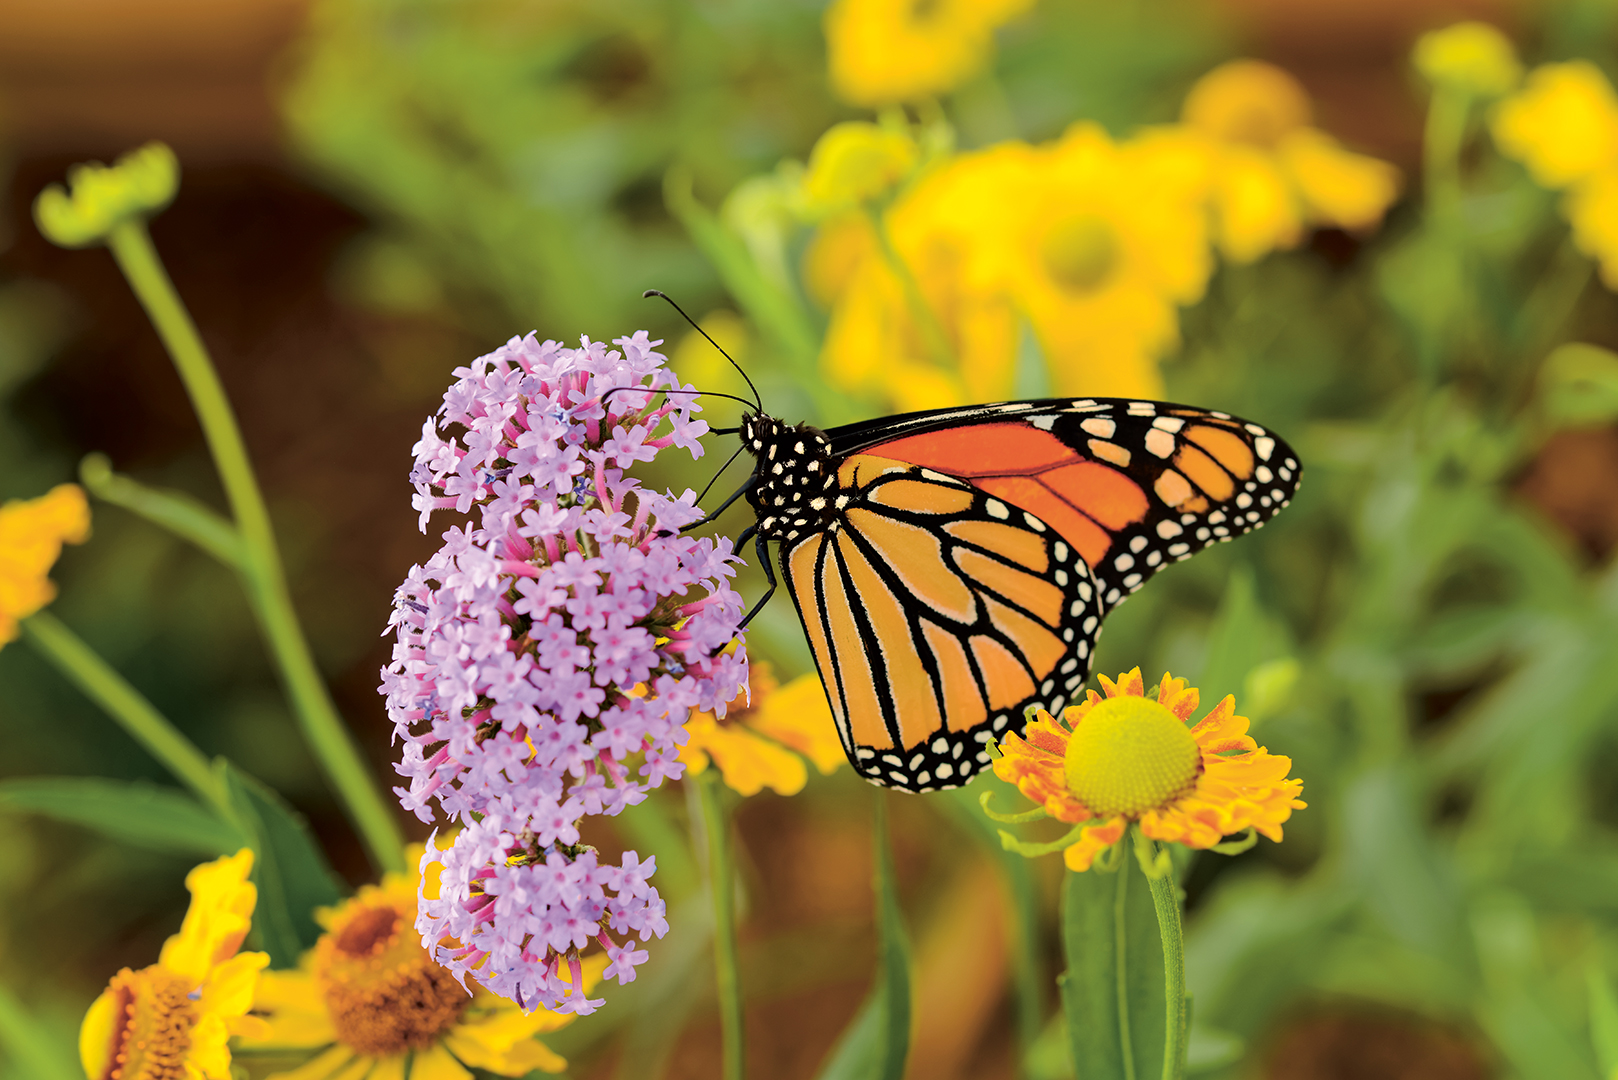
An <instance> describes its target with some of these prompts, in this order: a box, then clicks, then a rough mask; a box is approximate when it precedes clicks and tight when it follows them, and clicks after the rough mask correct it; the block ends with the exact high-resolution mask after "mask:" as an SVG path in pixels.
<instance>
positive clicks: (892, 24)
mask: <svg viewBox="0 0 1618 1080" xmlns="http://www.w3.org/2000/svg"><path fill="white" fill-rule="evenodd" d="M1032 3H1033V0H833V3H832V5H831V6H830V7H829V8H827V9H826V51H827V60H828V63H829V67H830V76H831V84H832V89H833V90H834V91H835V92H836V93H837V96H838V97H840V98H842V99H843V100H844V101H847V102H849V103H850V104H853V105H888V104H892V103H894V102H900V101H914V100H916V99H918V98H925V97H931V96H933V95H935V94H941V93H943V92H945V91H947V90H951V89H954V88H955V87H956V86H958V85H960V84H961V83H962V82H964V81H965V80H966V79H968V78H970V77H971V76H972V75H974V74H976V73H977V72H978V71H979V70H981V69H982V68H983V67H984V65H986V64H987V63H988V61H989V58H990V56H991V55H992V54H993V52H994V31H995V29H996V28H997V27H999V26H1001V25H1003V24H1004V23H1006V22H1009V21H1010V20H1011V19H1013V18H1015V17H1016V16H1018V15H1020V14H1022V13H1023V12H1024V11H1026V10H1027V9H1028V8H1029V7H1031V6H1032Z"/></svg>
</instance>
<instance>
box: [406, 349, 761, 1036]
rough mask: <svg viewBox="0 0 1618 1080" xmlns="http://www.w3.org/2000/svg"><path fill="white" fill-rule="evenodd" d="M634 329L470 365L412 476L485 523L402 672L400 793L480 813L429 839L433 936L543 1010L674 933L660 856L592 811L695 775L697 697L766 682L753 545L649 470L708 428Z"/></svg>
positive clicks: (426, 573)
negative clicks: (434, 876) (638, 848)
mask: <svg viewBox="0 0 1618 1080" xmlns="http://www.w3.org/2000/svg"><path fill="white" fill-rule="evenodd" d="M614 344H615V345H616V346H617V348H616V349H609V348H608V347H607V346H606V345H605V344H604V343H601V342H591V341H590V340H588V339H584V340H583V342H582V344H581V347H580V348H577V349H570V348H565V347H563V346H562V345H561V344H559V343H557V342H554V341H546V342H539V341H537V340H536V339H535V338H534V336H533V335H529V336H528V337H526V338H520V339H518V338H513V339H512V340H511V341H509V342H507V343H506V345H505V346H503V347H502V348H500V349H497V350H496V351H495V352H493V353H491V354H490V355H488V356H484V357H482V358H480V359H479V360H477V361H476V362H475V363H473V364H472V365H471V366H470V367H466V368H460V369H457V370H456V372H455V374H456V376H457V381H456V382H455V383H454V385H452V386H451V387H450V388H449V390H448V392H447V393H446V394H445V395H444V405H443V407H442V408H441V409H440V410H439V414H438V416H437V417H435V418H432V419H429V420H428V422H427V423H426V425H425V426H424V427H423V429H422V437H421V441H420V442H419V443H418V444H417V445H416V447H415V453H416V465H415V469H414V472H413V474H412V479H413V480H414V482H415V485H416V491H417V495H416V500H415V505H416V507H417V509H419V510H420V511H421V520H422V525H423V528H425V526H426V523H427V521H428V520H429V518H430V517H431V516H432V514H433V513H434V512H436V511H441V510H443V511H453V512H456V513H460V514H472V515H473V518H472V520H470V521H469V522H467V523H466V524H464V525H457V526H455V527H452V528H450V529H449V530H448V531H447V532H445V533H444V534H443V536H444V546H443V547H442V548H441V549H440V550H439V551H438V552H437V553H436V554H435V555H434V556H433V557H432V558H431V559H429V560H428V561H427V563H426V564H425V565H422V566H417V567H413V568H412V569H411V571H410V573H409V576H408V577H407V578H406V580H405V582H404V584H403V585H402V586H401V587H400V589H399V591H398V593H397V595H396V598H395V609H394V614H393V618H392V620H391V622H392V626H393V628H394V630H395V632H396V634H397V643H396V645H395V648H394V658H393V662H392V663H391V664H390V665H389V666H388V667H387V668H386V669H385V670H384V672H383V684H382V688H381V689H382V692H383V693H384V694H385V695H386V696H387V699H388V711H389V715H390V717H391V718H392V720H393V722H394V728H395V732H396V735H397V737H398V738H399V739H400V740H401V741H402V742H403V744H404V753H403V760H402V761H400V762H399V764H398V765H397V769H398V771H399V772H400V774H401V775H403V776H405V777H407V778H408V779H409V787H408V788H399V789H396V790H397V791H398V794H399V797H400V800H401V802H402V803H403V804H404V805H405V806H406V807H407V808H409V809H411V810H414V811H415V812H416V813H417V814H418V815H419V816H420V817H421V818H422V819H423V820H426V821H432V820H433V814H432V811H431V807H430V804H431V803H433V802H436V803H437V806H438V809H439V810H440V811H441V812H442V813H444V814H445V815H447V816H448V817H450V818H452V819H454V820H455V821H457V822H458V824H459V826H460V831H459V832H458V833H457V834H456V835H455V837H454V841H453V844H452V845H451V846H450V847H449V848H448V849H446V850H442V851H440V850H437V849H436V846H435V845H429V847H428V850H427V854H426V855H425V857H424V864H423V866H424V870H425V869H426V867H427V866H428V865H429V864H435V863H436V864H439V866H440V868H441V869H440V870H439V871H438V876H439V880H440V883H441V884H440V890H439V893H438V895H437V896H436V897H431V898H429V897H426V896H424V897H423V899H422V902H421V909H420V916H419V919H418V922H417V929H418V930H420V931H421V933H422V936H423V943H424V944H425V945H426V946H427V948H428V949H430V950H435V951H436V955H437V957H438V959H439V960H440V961H441V962H442V963H444V964H446V965H447V966H449V967H450V968H451V969H452V970H453V971H455V972H456V974H457V975H458V976H460V977H461V978H463V979H464V977H465V976H466V975H467V974H469V973H470V974H473V975H474V976H475V977H476V978H477V980H478V981H479V982H481V983H483V984H484V985H485V986H487V987H488V988H489V989H490V990H492V991H494V992H495V993H498V994H501V995H503V996H506V997H509V998H511V999H513V1000H515V1001H517V1002H518V1003H519V1004H522V1005H524V1006H525V1007H531V1006H536V1005H545V1006H547V1007H551V1008H562V1009H571V1010H577V1011H583V1012H587V1011H589V1010H590V1009H591V1008H593V1007H594V1006H595V1004H597V1003H596V1002H594V1001H590V1000H589V999H587V998H586V997H585V995H584V993H583V990H582V980H581V979H580V977H579V956H580V950H581V949H584V950H587V949H589V948H590V947H591V943H592V942H596V943H599V944H600V945H601V946H602V947H603V948H605V949H606V950H607V953H608V956H609V958H610V960H611V963H610V965H609V967H608V969H607V972H606V973H607V975H608V976H609V977H616V978H618V979H619V980H620V981H623V982H627V981H628V980H630V979H632V978H633V977H634V968H635V965H636V964H638V963H640V962H641V961H642V960H643V959H644V958H645V957H646V953H645V952H644V951H639V950H636V949H635V948H634V947H633V945H632V944H627V945H622V946H621V945H619V944H618V943H617V941H616V940H615V939H614V938H613V937H612V935H613V934H618V935H623V936H627V935H629V934H631V933H638V934H639V935H640V937H641V940H643V941H644V940H647V939H648V938H649V937H650V936H651V935H652V934H653V933H656V934H658V935H659V936H661V935H662V933H663V932H664V931H665V930H666V928H667V925H666V923H665V921H664V905H663V901H662V900H661V899H660V898H659V896H658V894H657V890H656V889H655V888H653V887H652V886H651V885H649V884H648V883H647V881H646V879H647V877H649V876H650V875H651V873H652V871H653V869H654V868H655V867H654V862H653V860H651V859H648V860H646V861H645V862H644V863H643V862H640V861H639V860H638V858H637V857H636V855H635V853H634V852H629V853H626V855H625V856H624V859H623V862H622V864H621V865H611V864H608V863H606V862H604V861H602V860H601V859H600V858H599V857H598V856H597V853H596V852H595V851H594V850H593V849H591V848H589V847H588V846H586V845H584V844H583V843H581V840H580V833H579V826H580V822H581V819H582V818H583V817H584V816H585V815H587V814H616V813H618V812H619V811H620V810H622V809H623V808H624V807H626V806H630V805H633V804H635V803H637V802H639V801H640V800H641V799H643V798H644V797H645V793H646V791H647V790H648V789H650V788H652V787H655V786H657V785H658V784H660V783H662V781H663V780H664V779H665V778H668V777H678V776H679V775H680V774H681V770H682V766H681V764H680V761H679V757H678V755H679V748H680V745H681V744H682V743H683V742H684V741H685V737H686V736H685V730H684V727H683V725H684V723H685V721H686V719H687V717H688V716H689V715H690V713H691V711H692V710H703V711H714V710H720V711H722V710H723V709H724V707H725V705H726V703H728V702H730V701H731V700H732V699H734V698H735V697H736V695H737V693H738V692H739V690H740V689H741V688H742V687H743V686H745V685H746V681H747V660H746V653H745V651H744V650H743V649H741V648H740V647H737V648H731V647H730V646H731V643H732V641H733V640H735V638H736V636H737V633H738V623H739V621H740V617H741V601H740V598H739V597H738V596H737V594H736V593H735V592H734V590H732V589H731V588H730V586H729V579H730V577H731V576H732V575H733V574H734V572H735V570H734V563H735V561H736V560H735V558H734V556H733V554H732V551H731V545H730V542H729V541H728V540H723V539H721V540H719V541H718V542H715V541H713V540H711V539H694V538H688V537H684V536H681V535H680V533H679V530H680V528H681V527H682V526H685V525H687V524H690V523H691V522H693V521H696V520H698V519H699V518H700V517H701V511H700V510H698V509H697V507H696V505H695V500H694V498H693V497H692V494H691V492H690V491H687V492H686V493H685V495H683V496H681V497H680V498H675V497H673V495H672V494H658V493H656V492H653V491H648V490H646V489H644V488H642V487H640V486H639V484H638V482H637V481H636V480H634V479H633V478H631V477H629V476H628V475H627V474H626V471H627V470H628V469H630V468H631V467H632V466H634V465H635V464H636V463H638V462H646V461H650V460H652V458H653V457H654V456H656V454H657V453H658V452H659V451H660V450H663V449H666V448H668V447H670V446H678V447H682V448H684V449H687V450H690V451H691V453H692V455H693V456H700V454H701V446H700V444H699V443H698V442H697V440H698V438H699V437H700V436H701V435H703V434H704V433H705V432H706V431H707V424H706V423H704V422H703V421H701V420H697V419H693V417H692V413H694V412H697V411H699V406H697V405H696V404H695V403H694V401H693V398H694V396H695V395H694V392H693V391H692V390H691V389H690V388H689V387H684V386H681V385H680V384H679V382H678V380H677V379H675V378H674V377H673V375H672V373H670V372H669V371H667V370H666V369H665V368H664V367H663V361H664V358H663V356H662V355H661V354H659V353H658V352H656V351H654V346H655V345H657V344H659V342H653V341H649V340H648V339H647V336H646V333H645V332H644V331H642V332H640V333H637V334H636V335H635V336H634V337H627V338H619V339H617V341H615V342H614ZM662 391H669V392H668V393H661V392H662ZM429 876H430V875H429ZM445 939H451V940H450V941H448V942H446V941H445Z"/></svg>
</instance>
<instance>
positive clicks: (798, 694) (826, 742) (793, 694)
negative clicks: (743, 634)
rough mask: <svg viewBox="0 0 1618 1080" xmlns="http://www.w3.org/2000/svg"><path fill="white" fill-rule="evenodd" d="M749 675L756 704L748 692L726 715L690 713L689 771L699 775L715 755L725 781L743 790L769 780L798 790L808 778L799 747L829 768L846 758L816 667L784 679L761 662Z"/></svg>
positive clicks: (683, 751) (781, 788) (685, 758)
mask: <svg viewBox="0 0 1618 1080" xmlns="http://www.w3.org/2000/svg"><path fill="white" fill-rule="evenodd" d="M748 682H749V685H750V687H751V693H752V704H750V705H749V704H748V701H747V696H746V695H745V694H743V695H741V696H739V697H737V698H736V700H735V701H733V702H731V703H730V706H729V708H727V709H726V710H725V717H724V719H722V720H721V719H716V718H715V717H714V715H713V714H712V713H703V712H695V713H692V714H691V719H690V720H688V721H687V722H686V725H685V729H686V733H687V734H688V735H689V736H690V738H689V739H688V740H687V742H686V744H685V745H684V746H682V747H681V748H680V760H681V761H682V762H684V763H685V766H686V768H687V769H688V770H689V771H690V774H691V775H692V776H700V775H701V774H702V773H703V772H705V771H707V768H708V765H709V763H710V762H712V763H713V764H714V765H717V766H718V767H719V773H720V775H721V776H722V777H723V778H724V781H725V783H726V785H728V786H729V787H730V788H731V789H732V790H734V791H736V792H738V793H740V794H742V795H757V794H758V793H759V792H760V791H761V790H763V789H764V788H766V787H767V788H771V789H772V790H774V791H776V792H778V793H780V794H782V795H796V794H797V793H798V792H800V791H802V790H803V786H804V784H806V783H808V781H809V771H808V769H806V768H805V767H804V764H803V758H800V757H799V756H798V754H802V755H804V757H807V758H808V759H809V760H810V761H812V762H814V765H815V768H817V769H819V770H820V772H821V773H822V774H823V775H828V776H829V775H830V774H831V773H832V772H834V771H835V770H836V768H837V766H838V765H839V764H841V763H842V761H843V746H842V743H841V742H839V741H838V738H837V726H836V724H834V723H833V721H832V715H831V707H830V706H829V705H827V703H826V691H825V690H823V689H822V688H821V685H820V676H818V675H816V674H814V673H813V672H811V673H809V674H807V675H800V676H799V677H798V678H796V679H793V680H792V681H791V682H789V683H787V684H786V685H785V686H778V685H777V684H776V681H775V677H774V676H773V675H772V674H771V673H770V666H769V665H768V664H763V663H755V664H753V665H752V668H751V669H750V673H749V677H748ZM789 748H790V749H789ZM793 751H797V753H793Z"/></svg>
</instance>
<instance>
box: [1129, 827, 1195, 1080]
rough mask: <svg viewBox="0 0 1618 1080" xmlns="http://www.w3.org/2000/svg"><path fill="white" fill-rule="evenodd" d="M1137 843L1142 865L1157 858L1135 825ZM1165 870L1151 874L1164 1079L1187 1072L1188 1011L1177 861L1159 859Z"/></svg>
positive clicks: (1177, 1077)
mask: <svg viewBox="0 0 1618 1080" xmlns="http://www.w3.org/2000/svg"><path fill="white" fill-rule="evenodd" d="M1134 833H1135V847H1136V850H1137V851H1140V852H1142V856H1141V862H1142V865H1143V866H1144V865H1146V864H1148V863H1153V862H1156V861H1157V860H1155V859H1154V858H1153V854H1154V852H1153V844H1152V842H1151V841H1150V840H1149V839H1147V838H1146V837H1145V836H1144V835H1142V834H1141V832H1140V828H1139V827H1138V826H1137V827H1136V828H1135V829H1134ZM1158 866H1159V867H1160V868H1161V870H1162V872H1161V873H1160V874H1155V875H1154V874H1148V875H1147V877H1146V880H1147V881H1148V882H1150V883H1151V886H1152V906H1153V907H1155V908H1156V909H1157V932H1158V935H1159V936H1160V937H1161V938H1162V939H1163V1007H1164V1010H1165V1016H1164V1021H1165V1022H1164V1025H1163V1080H1179V1078H1180V1077H1181V1076H1184V1075H1185V1053H1186V1029H1187V1027H1188V1026H1189V1023H1188V1020H1189V1018H1188V1017H1187V1015H1186V1000H1185V938H1184V936H1183V934H1182V933H1181V929H1180V898H1179V896H1178V895H1177V894H1178V890H1177V889H1176V888H1175V887H1174V868H1173V864H1172V863H1170V862H1169V861H1168V860H1167V859H1163V860H1161V862H1159V863H1158Z"/></svg>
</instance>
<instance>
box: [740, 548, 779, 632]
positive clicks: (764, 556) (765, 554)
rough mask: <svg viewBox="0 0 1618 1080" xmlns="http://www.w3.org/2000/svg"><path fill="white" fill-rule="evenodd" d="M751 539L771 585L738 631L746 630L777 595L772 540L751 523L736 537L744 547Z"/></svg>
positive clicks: (765, 576) (765, 578)
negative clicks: (771, 557) (771, 547)
mask: <svg viewBox="0 0 1618 1080" xmlns="http://www.w3.org/2000/svg"><path fill="white" fill-rule="evenodd" d="M749 539H752V540H753V541H754V543H753V550H754V551H756V552H758V564H759V567H760V568H761V569H762V570H763V571H764V580H765V581H766V582H768V583H769V586H770V587H769V589H767V590H766V591H765V593H764V595H763V596H762V597H761V598H760V599H759V602H758V603H756V604H754V605H753V610H752V611H749V612H748V613H747V618H745V619H743V620H742V622H741V625H740V626H738V627H737V630H738V631H740V630H746V629H747V624H748V623H750V622H752V621H753V616H754V615H757V614H758V613H759V612H760V611H762V610H763V609H764V605H765V604H768V603H769V602H770V597H772V596H774V595H775V567H774V566H772V565H771V564H770V542H769V541H768V540H766V539H764V537H762V536H759V535H758V526H757V525H749V526H748V527H747V528H746V529H744V530H743V531H742V534H741V535H740V536H738V537H737V538H736V546H737V547H738V548H740V547H742V546H743V545H745V544H746V543H747V541H748V540H749Z"/></svg>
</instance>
